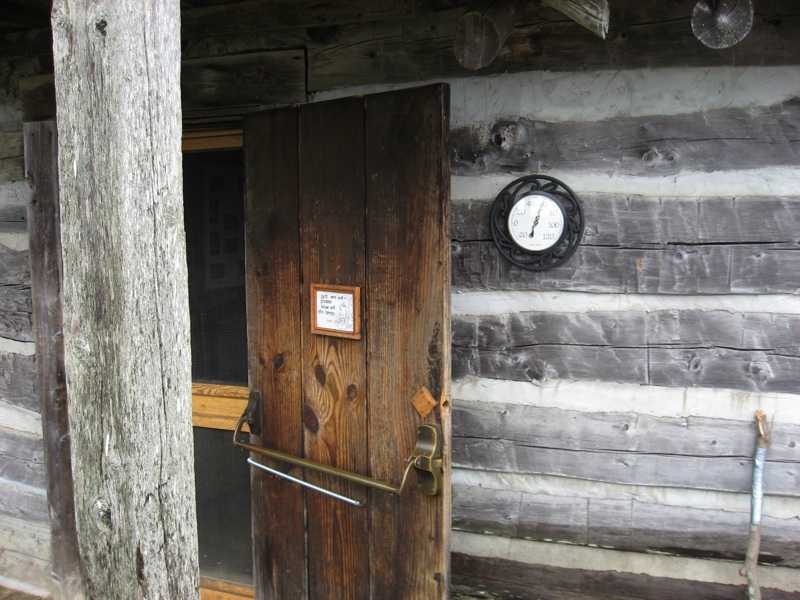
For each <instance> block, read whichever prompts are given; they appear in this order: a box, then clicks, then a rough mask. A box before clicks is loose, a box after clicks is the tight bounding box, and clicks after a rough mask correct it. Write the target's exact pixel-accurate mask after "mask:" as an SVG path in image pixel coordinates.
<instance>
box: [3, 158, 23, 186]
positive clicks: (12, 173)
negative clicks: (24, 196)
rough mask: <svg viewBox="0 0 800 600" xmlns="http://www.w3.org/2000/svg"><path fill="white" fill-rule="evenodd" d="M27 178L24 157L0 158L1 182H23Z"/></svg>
mask: <svg viewBox="0 0 800 600" xmlns="http://www.w3.org/2000/svg"><path fill="white" fill-rule="evenodd" d="M24 178H25V168H24V165H23V160H22V156H21V155H20V156H9V157H7V158H0V181H21V180H22V179H24Z"/></svg>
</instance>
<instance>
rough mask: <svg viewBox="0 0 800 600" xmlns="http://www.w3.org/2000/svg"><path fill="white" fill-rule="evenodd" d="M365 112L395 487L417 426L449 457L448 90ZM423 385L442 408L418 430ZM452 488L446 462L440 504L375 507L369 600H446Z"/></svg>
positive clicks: (377, 501)
mask: <svg viewBox="0 0 800 600" xmlns="http://www.w3.org/2000/svg"><path fill="white" fill-rule="evenodd" d="M366 105H367V121H366V122H367V126H366V134H367V142H366V156H367V162H366V173H367V178H366V193H367V206H368V207H369V209H368V213H367V232H368V242H367V243H368V246H367V247H368V262H367V272H368V273H369V277H370V289H369V294H368V300H367V308H366V311H365V315H366V319H367V321H366V322H367V325H368V327H369V328H370V329H371V333H370V334H369V335H368V337H367V343H368V348H369V350H368V351H369V357H368V361H369V364H370V379H369V382H368V384H369V401H370V412H369V423H370V428H369V431H370V453H371V468H372V476H373V477H376V478H378V479H382V480H388V481H397V480H398V478H399V476H400V474H401V472H402V471H401V469H402V462H401V460H402V457H405V456H408V455H409V452H410V450H412V449H413V448H414V445H415V438H416V430H417V426H418V425H419V424H420V422H427V423H432V424H437V425H438V426H439V427H441V428H442V433H443V436H444V444H445V445H444V456H445V457H447V456H448V455H449V446H450V443H449V442H450V439H449V438H450V433H449V382H450V344H449V340H450V329H449V306H450V305H449V302H450V289H449V285H448V277H447V272H448V259H449V251H448V237H449V229H450V225H449V209H448V207H449V181H450V177H449V168H448V166H449V165H448V160H447V157H446V148H447V139H448V132H449V127H448V107H449V89H448V88H447V87H446V86H429V87H424V88H417V89H411V90H404V91H400V92H394V93H391V94H380V95H375V96H368V97H367V99H366ZM412 230H413V233H411V234H410V231H412ZM423 385H425V386H426V387H427V388H428V389H429V390H430V392H431V394H432V395H433V397H434V398H436V399H437V400H439V403H440V408H439V410H436V411H434V412H433V413H431V414H430V415H428V417H426V419H424V420H423V421H421V420H420V417H419V415H418V413H417V412H416V410H415V409H414V408H413V406H412V404H411V399H412V398H413V396H414V394H415V393H416V392H417V390H419V388H420V387H421V386H423ZM449 481H450V479H449V461H448V459H447V458H445V463H444V473H443V479H442V491H441V493H440V495H439V496H425V495H422V494H420V493H410V492H407V493H405V494H404V495H403V497H402V498H395V497H393V496H389V495H386V494H381V495H377V494H373V495H372V501H371V504H370V511H371V524H372V531H373V535H372V537H371V549H370V557H371V560H370V571H371V573H372V580H373V587H372V597H375V598H391V597H395V598H446V597H448V596H449V578H448V573H449V531H450V512H449V506H450V483H449ZM408 532H413V534H411V535H409V533H408ZM399 556H404V557H408V558H407V559H404V560H400V559H399Z"/></svg>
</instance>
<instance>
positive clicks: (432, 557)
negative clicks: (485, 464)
mask: <svg viewBox="0 0 800 600" xmlns="http://www.w3.org/2000/svg"><path fill="white" fill-rule="evenodd" d="M448 107H449V91H448V88H447V87H446V86H443V85H436V86H429V87H424V88H416V89H411V90H403V91H399V92H392V93H386V94H378V95H371V96H365V97H364V96H362V97H357V98H348V99H343V100H336V101H331V102H326V103H319V104H310V105H303V106H300V107H291V108H284V109H278V110H273V111H269V112H263V113H258V114H254V115H251V116H249V117H248V118H247V119H246V121H245V127H244V135H245V172H246V192H245V211H246V216H245V219H246V230H245V236H246V248H247V249H246V271H247V274H246V277H247V289H248V292H247V294H248V296H247V312H248V338H249V342H248V343H249V362H250V366H249V377H250V389H251V391H256V392H260V394H261V397H262V408H263V410H262V419H261V432H260V436H257V437H256V436H252V442H253V443H255V444H260V445H264V446H268V447H270V448H274V449H277V450H279V451H282V452H285V453H288V454H291V455H295V456H301V457H305V458H308V459H311V460H314V461H317V462H319V463H324V464H326V465H331V466H334V467H338V468H340V469H344V470H347V471H351V472H355V473H358V474H362V475H367V476H369V477H372V478H375V479H378V480H382V481H386V482H389V483H392V484H399V483H400V479H401V476H402V474H403V471H404V470H405V466H406V465H405V464H404V462H403V459H404V458H406V457H408V456H409V455H410V453H411V452H412V451H413V449H414V447H415V441H416V435H417V428H418V426H419V425H420V424H423V423H427V424H433V425H435V426H437V427H438V428H439V430H440V431H441V432H442V435H443V438H444V469H443V473H444V476H443V482H442V485H441V491H440V492H439V494H438V495H435V496H429V495H424V494H422V493H420V492H419V491H418V490H417V489H416V487H417V486H416V481H414V479H415V478H414V474H413V472H412V474H411V476H410V477H411V481H410V483H409V485H408V486H407V489H406V490H405V491H404V492H403V493H402V494H401V495H399V496H398V495H394V494H390V493H386V492H384V491H379V490H374V489H371V488H367V487H363V486H360V485H358V484H355V483H351V482H348V481H344V480H341V479H339V478H336V477H333V476H330V475H323V474H320V473H317V472H314V471H311V470H308V469H301V468H297V467H294V468H293V467H290V466H288V465H285V464H281V463H279V462H272V461H270V460H268V459H264V458H263V457H260V458H259V460H260V461H262V462H263V463H264V464H269V465H270V466H271V467H272V468H276V469H280V470H282V471H285V472H288V473H290V474H291V475H292V476H295V477H299V478H303V479H305V480H307V481H309V482H311V483H313V484H315V485H318V486H320V487H323V488H326V489H329V490H332V491H334V492H337V493H339V494H342V495H344V496H347V497H351V498H354V499H357V500H359V501H361V502H363V503H364V504H365V506H363V507H357V506H351V505H349V504H346V503H344V502H342V501H339V500H337V499H334V498H331V497H329V496H326V495H323V494H320V493H318V492H316V491H313V490H308V489H305V488H303V487H300V486H299V485H297V484H295V483H291V482H288V481H285V480H283V479H280V478H278V477H275V476H273V475H270V474H268V473H264V472H262V471H261V470H258V469H253V472H252V483H253V487H252V489H253V540H254V583H255V590H256V597H257V598H274V599H280V600H290V599H293V598H298V599H300V598H311V599H321V600H327V599H334V598H335V599H348V598H354V599H360V598H377V599H383V600H389V599H393V598H398V599H403V600H408V599H415V598H420V599H432V598H442V597H445V596H446V595H447V594H448V577H449V575H448V573H449V529H450V480H449V454H450V451H449V445H450V431H449V412H450V405H449V404H450V397H449V380H450V314H449V310H450V284H449V280H450V244H449V237H450V236H449V229H450V226H449V160H448V129H449V124H448ZM312 284H323V285H340V286H351V287H353V288H357V289H358V290H359V292H360V301H359V303H358V306H359V307H360V309H361V311H360V319H359V316H356V319H357V321H358V322H359V323H360V325H361V337H360V339H349V338H346V337H339V336H337V335H327V334H319V333H314V332H312V305H313V306H314V307H315V308H317V307H316V305H315V304H314V302H315V300H314V299H313V298H312V295H311V285H312ZM423 388H425V389H427V390H428V391H429V392H430V393H431V395H432V397H433V398H434V399H435V402H434V404H435V405H436V406H435V408H434V410H432V412H430V414H428V415H427V416H425V417H423V416H422V415H421V413H420V412H419V411H418V410H417V409H416V408H415V406H414V404H412V398H413V397H414V396H415V395H416V394H417V393H418V392H419V391H420V390H422V389H423ZM412 471H413V470H412Z"/></svg>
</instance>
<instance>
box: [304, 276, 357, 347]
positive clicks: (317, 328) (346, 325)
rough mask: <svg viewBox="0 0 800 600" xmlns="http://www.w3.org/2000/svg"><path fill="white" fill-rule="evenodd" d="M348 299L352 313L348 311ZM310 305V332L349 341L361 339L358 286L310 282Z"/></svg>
mask: <svg viewBox="0 0 800 600" xmlns="http://www.w3.org/2000/svg"><path fill="white" fill-rule="evenodd" d="M319 294H327V296H322V297H320V296H319ZM347 296H350V297H351V299H352V311H350V310H348V309H349V302H348V300H347ZM323 303H324V304H323ZM309 304H310V306H311V333H315V334H317V335H329V336H334V337H342V338H347V339H351V340H360V339H361V288H360V287H358V286H349V285H332V284H330V285H329V284H324V283H312V284H311V298H310V302H309ZM336 321H338V322H336Z"/></svg>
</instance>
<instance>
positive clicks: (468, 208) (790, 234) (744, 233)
mask: <svg viewBox="0 0 800 600" xmlns="http://www.w3.org/2000/svg"><path fill="white" fill-rule="evenodd" d="M578 196H579V199H580V201H581V207H582V208H583V210H584V213H585V219H586V230H585V232H584V237H583V244H585V245H591V246H616V247H620V248H653V247H657V246H659V245H661V244H687V245H689V244H770V247H775V248H778V247H779V248H787V249H788V248H796V247H797V243H798V242H800V196H783V197H777V196H743V197H739V198H734V197H702V196H700V197H671V196H659V197H651V196H638V195H630V196H629V195H621V194H598V193H591V192H584V193H580V194H578ZM493 203H494V198H478V199H473V200H469V201H460V202H454V204H453V228H452V237H453V239H454V240H457V241H459V242H467V241H480V240H488V239H491V232H490V230H489V215H490V212H491V208H492V204H493Z"/></svg>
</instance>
